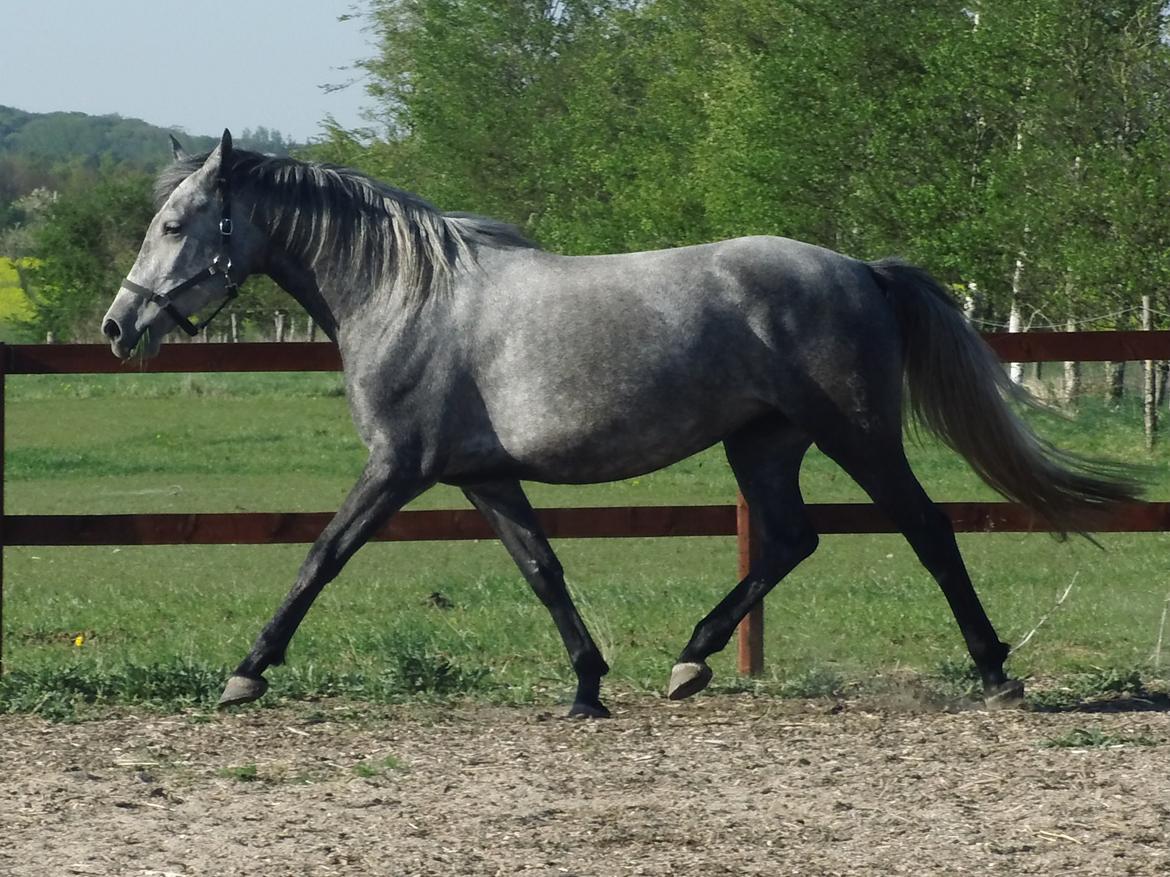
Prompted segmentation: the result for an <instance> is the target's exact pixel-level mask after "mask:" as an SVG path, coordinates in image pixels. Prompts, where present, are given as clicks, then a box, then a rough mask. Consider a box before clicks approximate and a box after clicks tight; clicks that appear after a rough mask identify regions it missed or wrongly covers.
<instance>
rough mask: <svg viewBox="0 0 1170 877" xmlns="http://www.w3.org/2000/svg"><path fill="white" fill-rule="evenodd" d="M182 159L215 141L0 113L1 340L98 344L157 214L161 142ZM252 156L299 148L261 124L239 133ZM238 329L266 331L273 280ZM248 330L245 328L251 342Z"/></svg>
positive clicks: (241, 316)
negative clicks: (99, 330)
mask: <svg viewBox="0 0 1170 877" xmlns="http://www.w3.org/2000/svg"><path fill="white" fill-rule="evenodd" d="M172 134H173V135H176V136H178V137H179V138H181V140H182V141H183V144H184V145H185V146H186V147H187V148H188V149H189V150H191V151H193V152H194V151H205V150H209V149H211V148H212V147H214V146H215V144H216V143H218V142H219V138H218V137H212V136H207V135H189V134H187V133H186V132H183V131H179V130H177V129H168V128H161V127H158V126H156V125H150V124H148V123H147V122H143V121H141V120H139V119H126V118H123V117H121V116H116V115H109V116H90V115H86V114H84V113H64V112H62V113H28V112H24V111H22V110H18V109H14V108H12V107H4V106H0V259H2V260H4V264H3V265H0V268H3V269H4V272H3V273H4V276H5V279H6V278H7V276H8V275H9V274H12V273H14V274H15V275H16V278H17V282H18V283H19V287H20V294H21V295H22V296H23V299H24V301H22V302H19V303H14V302H11V301H9V299H10V298H11V295H10V294H9V293H10V290H8V289H7V284H5V287H4V288H2V289H0V291H3V292H4V293H5V297H4V305H3V306H0V333H3V334H4V335H5V336H7V337H9V338H13V339H20V340H36V341H43V340H44V339H45V338H46V337H50V336H51V337H53V338H54V339H56V340H97V338H96V330H95V328H94V327H95V326H96V320H97V318H98V316H99V315H100V314H101V312H102V311H103V310H104V308H105V307H106V306H107V305H108V303H109V302H108V300H109V298H110V297H111V296H112V295H113V291H114V290H116V289H117V287H118V283H119V282H120V280H121V278H122V277H124V276H125V274H126V271H127V270H128V268H129V266H130V264H131V263H132V262H133V259H134V255H135V254H136V253H137V251H138V247H139V244H140V243H141V242H142V235H143V232H144V230H145V228H146V225H147V224H148V223H149V221H150V218H151V216H152V215H153V213H154V210H153V206H152V204H151V195H150V190H151V181H152V178H153V175H154V173H155V172H156V171H157V170H158V169H159V168H160V167H162V166H163V165H164V164H165V163H166V162H167V161H168V160H169V159H170V156H171V145H170V140H169V138H170V136H171V135H172ZM239 134H240V137H239V141H240V143H241V144H242V145H244V146H245V147H247V148H249V149H254V150H257V151H260V152H266V153H270V154H276V155H287V154H288V153H289V151H290V150H295V149H297V148H299V145H298V144H296V143H293V142H292V141H290V140H288V139H287V138H285V136H284V135H283V134H281V132H280V131H277V130H273V129H269V128H266V127H263V126H258V127H257V128H255V129H245V130H243V131H241V132H239ZM249 302H250V309H245V308H244V307H243V306H241V307H237V308H236V320H235V323H234V324H235V325H237V326H251V327H259V331H264V332H268V331H270V328H269V325H268V324H269V322H270V319H271V316H272V311H273V310H275V309H278V308H284V307H287V302H286V300H285V298H284V296H283V295H281V294H279V293H278V291H277V290H275V289H274V287H273V286H272V284H271V283H266V282H263V281H261V282H258V283H254V284H253V286H252V289H251V294H250V296H249ZM255 331H256V328H254V329H253V332H254V333H255Z"/></svg>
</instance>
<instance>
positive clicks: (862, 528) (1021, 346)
mask: <svg viewBox="0 0 1170 877" xmlns="http://www.w3.org/2000/svg"><path fill="white" fill-rule="evenodd" d="M984 338H985V339H986V340H987V341H988V343H989V344H990V345H991V347H992V349H993V350H995V352H996V354H997V355H999V357H1000V358H1001V359H1002V360H1004V361H1006V362H1059V361H1067V360H1076V361H1082V362H1091V361H1133V360H1159V359H1170V332H1164V331H1162V332H1137V331H1134V332H1051V333H1046V332H1045V333H1042V332H1035V333H1019V334H1007V333H994V334H988V335H985V336H984ZM341 364H342V363H341V357H340V355H339V353H338V350H337V348H336V346H334V345H333V344H331V343H324V342H284V343H244V344H211V343H187V344H167V345H164V346H163V348H162V350H161V351H160V353H159V355H158V356H157V357H155V358H153V359H150V360H137V359H135V360H131V361H129V362H120V361H119V360H118V359H116V358H115V357H114V356H113V355H112V354H111V352H110V350H109V348H108V347H106V346H105V345H97V344H56V345H39V344H35V345H34V344H14V345H0V546H3V547H16V546H95V545H177V544H195V545H228V544H236V545H263V544H273V543H304V542H312V541H313V540H314V539H316V538H317V536H318V534H319V533H320V532H321V530H322V529H323V528H324V527H325V524H326V523H327V522H328V521H329V520H330V518H332V516H333V515H332V512H234V513H192V514H182V513H179V514H175V513H171V514H117V515H9V514H5V513H3V469H2V466H3V417H4V408H5V405H4V389H5V379H6V377H8V376H12V375H45V374H123V375H134V374H161V373H175V372H183V373H204V372H323V371H337V370H339V369H340V368H341ZM940 506H941V507H942V509H943V510H944V511H945V512H946V513H947V514H948V515H949V516H950V518H951V521H952V522H953V524H954V526H955V529H956V530H957V531H959V532H968V533H970V532H981V533H988V532H999V533H1009V532H1014V533H1022V532H1043V531H1047V530H1048V529H1050V528H1049V526H1048V525H1047V524H1046V522H1045V521H1044V520H1043V519H1041V518H1038V517H1037V516H1036V515H1034V514H1033V513H1032V512H1030V511H1029V510H1027V509H1025V508H1023V507H1022V506H1019V505H1016V504H1013V503H1006V502H951V503H940ZM538 513H539V515H540V518H541V522H542V524H543V525H544V527H545V529H546V531H547V533H548V535H549V536H550V537H551V538H561V539H594V538H603V539H611V538H657V537H675V536H738V538H739V542H740V567H741V574H743V573H744V572H745V571H746V570H745V567H746V564H747V563H748V558H749V556H750V545H749V542H748V531H749V529H750V528H749V526H748V521H747V514H746V510H745V509H744V508H743V507H742V505H741V506H740V507H739V508H737V506H735V505H701V506H631V507H600V508H546V509H540V510H538ZM809 513H810V515H811V518H812V522H813V524H814V525H815V526H816V528H817V530H818V531H819V532H820V533H822V534H826V535H828V534H840V533H894V532H897V531H896V530H895V528H894V527H893V525H892V524H891V523H890V521H889V520H888V519H887V518H886V517H885V516H884V515H883V514H882V513H881V512H879V511H878V510H877V508H875V507H874V506H872V505H870V504H867V503H815V504H810V505H809ZM1083 526H1084V528H1085V529H1086V530H1090V531H1092V532H1166V531H1170V503H1165V502H1152V503H1131V504H1127V505H1125V506H1122V507H1120V508H1118V509H1115V510H1113V511H1112V512H1110V513H1108V514H1098V515H1096V516H1094V517H1092V518H1087V519H1086V520H1085V521H1084V522H1083ZM372 538H373V539H375V540H381V541H439V540H443V541H447V540H450V541H458V540H475V539H492V538H494V534H493V533H492V532H491V530H490V528H489V527H488V525H487V522H486V521H485V520H484V519H483V518H482V517H481V516H480V514H479V513H478V512H477V511H474V510H470V509H468V510H452V509H439V510H429V511H407V512H402V513H400V514H398V515H396V516H395V517H394V518H393V519H392V520H391V521H390V523H389V524H387V525H386V526H385V527H383V528H382V529H381V530H380V531H378V533H376V534H375V535H374V536H373V537H372ZM2 612H3V565H2V556H0V621H2ZM2 635H3V634H2V627H0V637H2ZM762 636H763V615H762V607H760V606H757V607H756V608H755V609H754V610H753V611H752V613H751V614H750V616H749V618H747V619H745V621H744V624H743V625H742V626H741V637H740V669H741V670H742V671H744V672H759V671H760V669H762V666H763V651H762ZM2 655H3V642H2V640H0V672H2V669H3V662H2Z"/></svg>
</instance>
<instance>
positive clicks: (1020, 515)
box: [4, 502, 1170, 547]
mask: <svg viewBox="0 0 1170 877" xmlns="http://www.w3.org/2000/svg"><path fill="white" fill-rule="evenodd" d="M938 505H939V507H940V508H941V509H942V510H943V511H944V512H946V514H947V515H948V516H949V517H950V519H951V523H952V524H953V525H954V528H955V531H956V532H959V533H1037V532H1047V531H1048V530H1050V529H1051V528H1050V527H1049V525H1048V524H1047V523H1046V522H1045V521H1044V519H1043V518H1041V517H1038V516H1037V515H1035V514H1033V513H1032V512H1030V511H1028V510H1027V509H1025V508H1022V507H1021V506H1018V505H1015V504H1013V503H1009V502H941V503H939V504H938ZM537 514H538V515H539V517H540V521H541V524H542V526H543V527H544V530H545V533H546V534H547V535H548V536H549V538H551V539H624V538H631V539H647V538H658V537H671V536H735V535H738V529H737V524H736V516H735V506H732V505H719V506H716V505H696V506H598V507H594V508H545V509H537ZM809 516H810V519H811V520H812V523H813V526H814V527H816V529H817V532H819V533H820V534H821V535H826V536H829V535H837V534H845V533H897V532H898V530H897V528H896V527H895V526H894V525H893V524H892V523H891V522H890V520H889V519H888V518H887V517H886V516H885V515H884V514H882V513H881V512H880V511H878V509H877V508H875V507H874V506H872V505H867V504H865V503H815V504H810V505H809ZM332 517H333V513H332V512H225V513H204V514H183V513H174V512H171V513H165V514H150V515H6V516H5V517H4V544H5V545H6V546H9V547H17V546H20V547H31V546H39V545H57V546H62V545H272V544H289V543H303V542H312V541H313V540H314V539H316V538H317V536H318V535H319V534H320V532H321V531H322V530H323V529H324V528H325V525H326V524H327V523H329V519H330V518H332ZM1083 526H1084V529H1085V530H1087V531H1091V532H1094V533H1161V532H1166V531H1170V503H1166V502H1151V503H1134V504H1132V505H1126V506H1124V507H1122V508H1119V509H1115V510H1113V511H1112V512H1109V513H1107V514H1099V515H1094V516H1091V517H1089V516H1086V518H1085V520H1084V522H1083ZM494 538H495V534H494V533H493V532H492V530H491V528H490V527H489V526H488V524H487V522H486V521H485V520H484V519H483V517H482V516H481V515H480V514H479V512H477V511H475V510H473V509H432V510H427V511H406V512H399V513H398V514H397V515H395V516H394V518H393V519H392V520H391V521H390V523H388V524H387V525H386V526H384V527H382V529H380V530H378V531H377V532H376V533H375V534H374V535H373V536H371V537H370V540H371V541H376V542H440V541H445V542H466V541H473V540H476V539H494Z"/></svg>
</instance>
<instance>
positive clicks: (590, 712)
mask: <svg viewBox="0 0 1170 877" xmlns="http://www.w3.org/2000/svg"><path fill="white" fill-rule="evenodd" d="M566 718H569V719H608V718H609V710H607V709H606V708H605V704H603V703H602V702H601V701H597V702H596V703H582V702H581V701H577V702H576V703H574V704H573V706H572V708H571V709H570V710H569V715H568V716H566Z"/></svg>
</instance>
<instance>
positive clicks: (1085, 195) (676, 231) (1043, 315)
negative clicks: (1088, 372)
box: [0, 0, 1170, 335]
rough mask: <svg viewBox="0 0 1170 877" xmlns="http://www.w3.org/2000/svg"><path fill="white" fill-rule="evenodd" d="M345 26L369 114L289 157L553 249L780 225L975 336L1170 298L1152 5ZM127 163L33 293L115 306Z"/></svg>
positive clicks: (772, 1)
mask: <svg viewBox="0 0 1170 877" xmlns="http://www.w3.org/2000/svg"><path fill="white" fill-rule="evenodd" d="M354 16H355V17H356V18H357V19H358V20H357V22H356V24H357V25H359V26H362V27H365V28H367V29H368V31H369V32H370V34H371V35H372V36H373V38H374V40H375V47H376V48H375V51H374V52H373V54H372V57H370V58H367V59H364V60H363V61H361V62H360V66H361V68H362V70H363V71H364V73H365V76H366V82H367V89H368V95H369V113H368V124H367V125H366V126H365V127H363V128H360V129H345V128H342V127H340V126H338V125H336V124H329V125H328V126H327V132H328V133H327V136H325V137H324V138H323V139H322V140H321V141H320V142H317V143H315V144H312V145H311V146H309V147H307V148H306V149H302V150H300V151H299V152H298V154H300V155H304V156H307V157H313V158H318V159H322V160H327V161H332V162H336V163H339V164H345V165H349V166H354V167H358V168H360V169H362V170H365V171H367V172H369V173H371V174H372V175H374V176H376V177H379V178H381V179H385V180H387V181H388V182H391V183H393V184H394V185H397V186H400V187H402V188H405V189H408V190H411V191H415V192H418V193H419V194H421V195H422V196H424V197H425V198H427V199H428V200H430V201H432V202H433V203H435V204H436V205H438V206H439V207H441V208H443V209H449V210H469V211H474V212H480V213H485V214H489V215H493V216H497V217H501V218H505V219H509V220H511V221H513V222H515V223H517V224H519V225H520V226H522V227H523V228H524V229H525V230H526V231H527V232H528V233H529V234H531V235H532V236H533V237H535V238H536V239H537V240H539V241H540V242H542V243H543V244H544V245H545V246H547V247H549V248H550V249H554V250H557V251H560V252H565V253H582V254H583V253H597V252H614V251H631V250H641V249H649V248H656V247H666V246H678V245H683V244H688V243H696V242H701V241H707V240H714V239H718V238H724V237H732V236H738V235H745V234H755V233H762V234H780V235H786V236H789V237H794V238H799V239H802V240H806V241H810V242H812V243H816V244H820V245H823V246H827V247H831V248H833V249H836V250H839V251H842V252H845V253H849V254H851V255H855V256H858V257H862V258H875V257H879V256H884V255H891V254H895V255H899V256H902V257H904V258H907V259H909V260H911V261H914V262H916V263H919V264H922V265H923V266H925V267H927V268H928V269H929V270H931V271H933V272H934V273H936V274H937V275H939V276H940V277H941V278H943V279H945V280H946V281H947V282H948V283H950V284H951V285H952V287H953V288H954V289H955V290H956V292H957V293H959V294H960V295H961V296H964V297H966V298H967V299H968V303H969V307H970V309H971V312H972V314H973V316H974V317H975V319H976V320H978V321H981V322H980V325H982V326H984V327H998V326H1001V325H1006V324H1007V323H1008V322H1009V321H1010V320H1011V319H1012V318H1013V315H1014V316H1015V317H1016V319H1017V320H1019V321H1020V322H1021V323H1022V324H1023V325H1024V326H1029V325H1030V326H1031V327H1032V328H1037V327H1047V326H1061V327H1063V326H1068V325H1074V326H1081V327H1084V328H1115V327H1116V328H1121V327H1130V326H1134V325H1136V320H1137V306H1138V303H1139V300H1140V296H1141V295H1142V294H1152V295H1153V296H1154V297H1155V311H1158V312H1164V311H1170V305H1168V304H1167V302H1166V297H1165V290H1166V289H1167V288H1168V287H1170V284H1168V283H1167V281H1168V280H1170V257H1168V252H1167V251H1168V247H1167V243H1168V241H1170V217H1168V216H1167V211H1166V210H1164V209H1163V205H1164V202H1165V200H1166V193H1167V192H1168V191H1170V185H1168V184H1170V179H1168V177H1170V170H1168V167H1170V162H1168V159H1170V99H1168V89H1170V44H1168V42H1167V38H1166V37H1167V13H1166V11H1165V10H1164V8H1163V4H1162V3H1160V2H1150V0H1116V2H1104V0H1080V2H1077V3H1068V2H1067V0H1028V2H1023V0H968V2H952V0H916V2H915V3H914V4H912V5H911V4H890V3H885V2H877V0H719V2H715V0H474V2H473V0H366V2H365V3H364V4H362V5H360V6H358V7H357V11H356V12H355V13H354ZM0 119H2V115H0ZM0 130H2V128H0ZM198 147H199V144H194V148H198ZM166 154H168V153H167V152H166V150H165V148H161V149H160V158H162V157H163V156H165V155H166ZM115 178H116V179H114V180H113V181H110V179H107V178H103V179H105V180H106V181H107V182H108V183H109V186H108V188H102V187H101V186H98V185H92V186H88V187H86V188H85V196H84V197H91V196H92V198H93V199H95V204H94V205H93V206H92V212H91V219H90V220H85V221H79V222H78V224H77V227H76V228H75V229H74V230H73V231H69V232H68V233H67V234H65V235H64V237H56V238H54V237H52V236H51V235H47V234H46V235H45V236H43V237H42V238H40V239H39V243H38V244H37V245H36V246H35V247H33V251H34V255H35V256H36V257H37V258H38V259H40V260H41V261H40V265H41V266H42V267H41V268H40V269H38V270H40V271H41V272H42V274H41V279H40V280H39V281H35V282H34V283H33V290H34V295H36V294H39V295H44V294H45V293H44V290H48V289H57V290H62V289H66V288H72V286H71V285H72V284H77V287H76V288H77V289H78V290H81V289H82V287H81V285H80V284H82V283H84V284H85V286H84V289H85V290H86V291H87V292H88V293H93V292H94V291H95V290H96V295H98V296H99V298H100V300H101V303H104V300H105V298H107V297H108V294H109V289H110V287H109V281H108V279H107V278H106V277H104V276H102V277H100V278H96V277H95V276H92V275H89V274H87V272H90V271H94V272H96V271H98V270H99V269H98V266H99V264H101V265H106V266H114V267H110V268H108V270H109V272H110V274H111V277H116V276H120V275H121V273H122V272H123V271H124V270H125V267H126V264H128V263H127V262H126V259H127V253H126V251H125V250H126V248H127V247H130V248H131V249H130V251H129V252H130V257H131V258H132V250H133V249H134V248H136V246H137V239H138V237H139V236H140V234H141V230H142V228H143V227H144V225H145V222H146V219H147V218H148V217H149V212H148V210H149V207H148V205H147V204H146V202H145V200H143V201H141V202H139V204H140V207H141V210H140V211H139V212H134V211H133V210H130V209H128V205H127V204H123V205H122V206H123V208H126V209H123V210H122V212H121V214H120V215H117V214H114V213H113V212H112V211H106V212H107V214H108V216H110V217H114V216H117V218H116V219H112V220H110V221H111V222H114V223H115V224H117V225H118V230H115V229H114V228H113V227H112V226H103V228H106V230H105V231H103V232H102V234H101V241H104V242H105V243H103V244H102V247H105V249H102V247H98V246H96V245H95V246H93V247H91V252H90V255H89V256H88V257H87V258H89V259H90V264H89V266H88V267H86V266H83V265H81V263H80V261H75V262H74V263H70V264H69V265H67V264H66V262H67V260H66V258H65V256H64V255H63V253H64V252H65V251H66V249H67V246H68V241H70V240H74V239H75V238H74V237H73V235H74V234H77V235H81V236H82V237H84V234H85V233H89V234H92V229H93V228H94V227H95V221H92V220H93V217H94V216H96V214H99V213H102V211H103V209H104V207H103V205H108V204H117V203H119V199H120V198H122V197H123V195H122V193H121V190H120V189H119V187H120V186H123V185H125V186H129V187H134V186H137V187H140V188H141V191H145V182H143V181H133V179H132V178H133V174H132V173H129V172H127V173H120V174H118V175H115ZM78 197H81V196H80V195H79V196H78ZM66 200H74V199H73V196H72V195H70V196H69V198H68V199H67V198H66V196H65V194H62V195H61V197H60V198H58V199H57V201H56V202H55V203H54V205H53V206H52V207H51V209H50V210H49V213H50V215H52V216H54V217H57V218H61V217H64V216H65V215H66V214H67V213H68V212H69V211H70V210H72V209H73V207H72V206H70V205H68V204H65V203H64V202H65V201H66ZM82 200H84V199H82ZM136 209H137V208H136ZM96 224H97V225H101V223H96ZM82 227H84V228H85V229H89V230H90V231H89V232H83V228H82ZM119 236H122V237H124V238H125V240H124V241H123V240H122V237H119ZM131 244H133V247H131ZM53 272H57V273H53ZM87 277H88V278H89V279H85V278H87ZM37 282H39V283H41V284H42V287H41V289H42V291H41V292H39V293H38V292H37ZM64 297H65V298H68V296H64ZM75 298H76V301H70V302H64V301H63V302H62V310H61V311H60V313H59V314H58V315H57V316H54V317H52V320H53V321H55V322H56V323H58V324H61V323H63V322H66V320H65V311H67V310H68V309H69V308H74V309H75V310H76V309H77V308H81V307H83V306H84V303H85V300H84V295H83V294H81V293H80V292H79V293H78V294H77V296H75ZM95 308H97V305H93V304H92V303H91V310H92V309H95ZM51 311H52V308H51V307H49V306H48V305H47V304H46V305H45V307H43V308H42V307H41V306H40V305H38V313H43V314H45V315H46V316H45V320H46V323H47V321H48V320H49V317H48V316H47V315H49V314H50V313H51ZM73 323H74V325H75V326H81V325H88V324H86V323H85V320H83V319H80V318H78V319H74V320H73ZM69 331H73V330H71V329H64V330H63V332H64V333H65V334H66V335H67V334H68V332H69Z"/></svg>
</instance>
